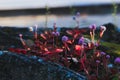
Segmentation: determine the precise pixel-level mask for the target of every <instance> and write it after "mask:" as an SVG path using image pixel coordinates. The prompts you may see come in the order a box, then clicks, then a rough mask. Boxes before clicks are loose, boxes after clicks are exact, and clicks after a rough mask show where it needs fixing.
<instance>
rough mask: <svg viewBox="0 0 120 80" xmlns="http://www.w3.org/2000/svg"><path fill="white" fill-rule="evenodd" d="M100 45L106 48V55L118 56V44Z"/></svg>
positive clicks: (119, 53)
mask: <svg viewBox="0 0 120 80" xmlns="http://www.w3.org/2000/svg"><path fill="white" fill-rule="evenodd" d="M101 45H103V46H105V47H108V48H109V50H107V51H106V52H107V53H110V54H112V55H116V56H120V44H116V43H110V42H101Z"/></svg>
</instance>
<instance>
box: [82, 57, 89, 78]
mask: <svg viewBox="0 0 120 80" xmlns="http://www.w3.org/2000/svg"><path fill="white" fill-rule="evenodd" d="M81 64H82V66H83V68H84V71H85V73H86V75H87V76H88V79H89V78H90V75H89V72H88V70H87V69H86V67H85V64H84V62H83V60H82V59H81Z"/></svg>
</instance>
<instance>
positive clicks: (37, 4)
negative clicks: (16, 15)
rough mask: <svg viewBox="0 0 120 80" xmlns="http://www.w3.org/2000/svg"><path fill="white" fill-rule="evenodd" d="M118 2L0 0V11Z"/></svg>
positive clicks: (101, 0) (107, 0)
mask: <svg viewBox="0 0 120 80" xmlns="http://www.w3.org/2000/svg"><path fill="white" fill-rule="evenodd" d="M114 3H115V4H120V0H100V1H98V0H89V1H87V0H57V1H56V0H44V1H43V0H34V1H33V0H7V1H6V0H0V11H2V10H21V9H44V8H46V6H47V7H48V8H60V7H75V6H92V5H112V4H114Z"/></svg>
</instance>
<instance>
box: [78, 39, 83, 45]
mask: <svg viewBox="0 0 120 80" xmlns="http://www.w3.org/2000/svg"><path fill="white" fill-rule="evenodd" d="M83 43H84V37H81V38H80V39H79V41H78V44H80V45H83Z"/></svg>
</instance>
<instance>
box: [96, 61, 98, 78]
mask: <svg viewBox="0 0 120 80" xmlns="http://www.w3.org/2000/svg"><path fill="white" fill-rule="evenodd" d="M96 75H97V77H98V63H97V73H96Z"/></svg>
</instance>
